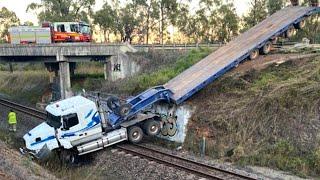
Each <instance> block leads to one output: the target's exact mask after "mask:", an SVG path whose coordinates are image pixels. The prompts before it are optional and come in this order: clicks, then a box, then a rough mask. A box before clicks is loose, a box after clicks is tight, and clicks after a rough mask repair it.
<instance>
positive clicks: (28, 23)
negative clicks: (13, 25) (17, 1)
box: [23, 21, 33, 26]
mask: <svg viewBox="0 0 320 180" xmlns="http://www.w3.org/2000/svg"><path fill="white" fill-rule="evenodd" d="M23 25H24V26H33V22H31V21H26V22H24V23H23Z"/></svg>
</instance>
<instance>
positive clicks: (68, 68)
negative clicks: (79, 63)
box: [45, 54, 75, 100]
mask: <svg viewBox="0 0 320 180" xmlns="http://www.w3.org/2000/svg"><path fill="white" fill-rule="evenodd" d="M56 60H57V62H53V63H45V66H46V68H47V70H48V71H49V72H54V74H53V75H50V83H51V85H52V91H53V92H52V93H53V100H58V99H66V98H68V97H71V96H73V93H72V90H71V73H72V72H74V69H75V63H74V62H68V59H67V58H66V57H65V56H63V55H60V54H58V55H57V56H56Z"/></svg>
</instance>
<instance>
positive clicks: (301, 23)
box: [300, 20, 306, 28]
mask: <svg viewBox="0 0 320 180" xmlns="http://www.w3.org/2000/svg"><path fill="white" fill-rule="evenodd" d="M305 25H306V21H305V20H302V21H301V22H300V28H304V26H305Z"/></svg>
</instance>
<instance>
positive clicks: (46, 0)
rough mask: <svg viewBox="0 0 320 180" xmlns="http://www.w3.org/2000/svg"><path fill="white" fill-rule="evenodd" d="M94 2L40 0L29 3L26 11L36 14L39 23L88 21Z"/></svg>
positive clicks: (85, 0)
mask: <svg viewBox="0 0 320 180" xmlns="http://www.w3.org/2000/svg"><path fill="white" fill-rule="evenodd" d="M94 4H95V0H41V2H40V3H31V4H29V5H28V8H27V11H34V12H37V14H38V20H39V21H40V22H44V21H51V22H59V21H60V22H61V21H88V20H89V19H88V18H89V16H90V15H91V14H92V6H93V5H94Z"/></svg>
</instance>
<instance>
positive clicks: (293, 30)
mask: <svg viewBox="0 0 320 180" xmlns="http://www.w3.org/2000/svg"><path fill="white" fill-rule="evenodd" d="M295 31H296V30H295V28H294V26H290V27H289V29H288V30H287V31H286V32H285V37H286V38H291V37H292V36H293V35H294V33H295Z"/></svg>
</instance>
